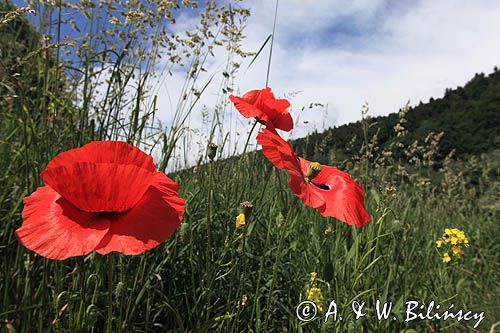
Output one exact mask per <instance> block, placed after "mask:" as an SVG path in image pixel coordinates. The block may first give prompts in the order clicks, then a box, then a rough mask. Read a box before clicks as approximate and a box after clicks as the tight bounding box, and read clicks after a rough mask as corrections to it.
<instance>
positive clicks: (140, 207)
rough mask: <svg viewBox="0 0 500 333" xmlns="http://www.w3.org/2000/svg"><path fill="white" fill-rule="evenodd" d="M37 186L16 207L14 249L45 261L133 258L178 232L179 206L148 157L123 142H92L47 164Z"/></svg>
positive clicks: (171, 185) (174, 193)
mask: <svg viewBox="0 0 500 333" xmlns="http://www.w3.org/2000/svg"><path fill="white" fill-rule="evenodd" d="M41 176H42V178H43V180H44V182H45V186H43V187H39V188H38V189H37V190H36V191H35V192H34V193H32V194H31V195H30V196H29V197H26V198H25V199H24V201H23V203H24V209H23V212H22V218H23V221H24V222H23V225H22V226H21V227H20V228H19V229H17V230H16V232H15V233H16V237H17V239H18V240H19V242H20V243H21V244H22V245H24V246H25V247H27V248H28V249H30V250H32V251H34V252H36V253H37V254H39V255H41V256H43V257H46V258H49V259H59V260H62V259H66V258H69V257H74V256H81V255H86V254H88V253H90V252H92V251H96V252H98V253H100V254H107V253H110V252H112V251H117V252H121V253H123V254H140V253H142V252H144V251H146V250H149V249H152V248H154V247H156V246H157V245H159V244H160V243H162V242H163V241H164V240H165V239H167V238H168V237H169V236H170V235H171V234H172V233H173V232H174V230H175V229H176V228H177V227H178V226H179V225H180V222H181V220H182V215H183V213H184V204H185V202H184V199H181V198H179V197H178V194H177V184H176V183H175V182H173V181H172V180H171V179H170V178H168V177H167V176H166V175H165V174H164V173H162V172H156V167H155V165H154V164H153V159H152V157H151V156H149V155H147V154H145V153H143V152H142V151H141V150H139V149H138V148H136V147H133V146H131V145H129V144H128V143H126V142H118V141H97V142H92V143H89V144H87V145H84V146H83V147H81V148H77V149H72V150H69V151H66V152H63V153H61V154H59V155H57V156H56V157H54V158H53V159H52V160H51V161H50V162H49V164H48V165H47V167H46V168H45V170H44V171H43V172H42V173H41Z"/></svg>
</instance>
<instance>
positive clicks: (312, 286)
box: [307, 272, 324, 312]
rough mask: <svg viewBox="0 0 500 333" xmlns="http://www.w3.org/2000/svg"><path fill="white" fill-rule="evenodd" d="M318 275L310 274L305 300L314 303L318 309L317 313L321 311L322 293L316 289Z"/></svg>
mask: <svg viewBox="0 0 500 333" xmlns="http://www.w3.org/2000/svg"><path fill="white" fill-rule="evenodd" d="M317 278H318V273H316V272H311V274H310V280H309V288H307V300H308V301H311V302H314V303H315V304H316V306H317V307H318V310H319V311H321V312H322V311H323V301H324V298H323V293H322V292H321V289H320V288H319V287H318V281H317Z"/></svg>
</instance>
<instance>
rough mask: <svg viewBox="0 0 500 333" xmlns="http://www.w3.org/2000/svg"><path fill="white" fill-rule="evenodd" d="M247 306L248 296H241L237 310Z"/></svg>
mask: <svg viewBox="0 0 500 333" xmlns="http://www.w3.org/2000/svg"><path fill="white" fill-rule="evenodd" d="M247 304H248V296H247V295H243V296H241V300H240V301H239V302H238V308H242V307H245V306H246V305H247Z"/></svg>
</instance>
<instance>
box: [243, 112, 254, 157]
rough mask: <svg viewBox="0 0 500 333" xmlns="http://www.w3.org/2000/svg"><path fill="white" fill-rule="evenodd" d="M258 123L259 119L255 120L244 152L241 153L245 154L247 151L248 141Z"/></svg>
mask: <svg viewBox="0 0 500 333" xmlns="http://www.w3.org/2000/svg"><path fill="white" fill-rule="evenodd" d="M257 123H258V121H257V120H254V122H253V125H252V128H251V129H250V132H249V133H248V137H247V141H246V142H245V147H244V148H243V153H242V154H241V155H245V153H246V152H247V148H248V143H249V142H250V138H251V137H252V133H253V131H254V129H255V127H256V126H257Z"/></svg>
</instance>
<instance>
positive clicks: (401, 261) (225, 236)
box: [0, 7, 500, 332]
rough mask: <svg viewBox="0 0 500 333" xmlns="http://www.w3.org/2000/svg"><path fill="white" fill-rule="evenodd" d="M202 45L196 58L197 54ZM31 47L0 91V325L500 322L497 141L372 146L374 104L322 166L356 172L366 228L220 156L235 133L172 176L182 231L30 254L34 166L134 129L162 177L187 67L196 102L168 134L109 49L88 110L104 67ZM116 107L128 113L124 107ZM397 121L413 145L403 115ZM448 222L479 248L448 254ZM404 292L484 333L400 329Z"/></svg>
mask: <svg viewBox="0 0 500 333" xmlns="http://www.w3.org/2000/svg"><path fill="white" fill-rule="evenodd" d="M59 9H60V8H59ZM53 10H55V13H57V7H55V8H53ZM226 10H228V9H226ZM228 13H229V14H228ZM244 14H245V13H234V12H231V9H229V11H228V12H226V15H235V16H236V15H244ZM221 15H222V14H221ZM216 19H217V16H216ZM2 28H5V27H2V26H0V29H2ZM14 28H15V29H17V28H18V27H14ZM233 28H234V29H236V28H235V27H233ZM16 38H18V37H16ZM233 42H234V44H231V43H233ZM55 43H60V41H55ZM228 43H229V44H230V45H233V46H235V45H237V43H238V41H234V40H233V41H232V42H231V41H229V42H228ZM35 47H38V46H35ZM204 47H205V46H200V47H199V48H198V50H201V51H200V52H201V53H200V52H198V53H196V52H195V53H193V54H194V55H191V54H190V55H189V56H187V58H188V59H191V60H192V58H189V57H195V58H194V59H198V60H199V62H198V63H200V62H201V63H202V61H201V60H200V59H201V58H202V57H203V52H206V49H204ZM230 51H231V52H233V53H234V52H235V51H234V49H231V50H230ZM29 52H31V51H29V48H28V49H27V50H25V51H24V54H25V55H26V54H28V55H29V54H30V53H29ZM86 52H90V51H88V50H87V51H86ZM113 52H117V54H119V55H120V50H117V51H113ZM207 52H208V51H207ZM233 53H231V54H233ZM84 54H87V56H88V55H89V53H84ZM113 54H115V53H113ZM123 54H125V53H123ZM123 54H122V55H123ZM32 56H33V57H34V59H35V61H33V60H30V61H28V60H25V62H24V63H23V64H22V66H21V65H19V64H18V65H19V66H20V67H19V68H21V70H20V74H19V73H18V75H14V74H13V73H9V72H7V71H3V72H2V75H3V76H2V88H1V89H0V92H1V93H2V95H3V96H2V102H0V106H1V109H0V119H1V123H0V224H1V226H2V227H1V228H0V258H1V260H0V332H104V331H106V332H402V331H404V332H473V331H478V332H489V331H490V329H491V331H494V328H493V326H494V324H495V323H497V322H498V321H500V302H499V300H498V299H499V295H500V283H499V281H500V279H499V269H500V268H499V265H500V264H499V262H500V258H499V253H500V243H499V240H500V237H499V233H498V218H499V207H498V202H497V201H498V195H499V193H498V190H499V180H498V171H499V163H500V153H499V151H498V150H494V149H491V150H490V152H489V153H487V154H483V155H481V156H479V155H476V156H458V158H457V157H453V156H451V155H450V156H447V157H445V158H441V159H439V160H438V158H437V155H436V149H437V146H438V144H439V141H440V140H441V136H440V135H439V134H434V133H431V134H430V135H429V137H428V140H426V142H419V143H416V144H414V145H407V144H403V143H401V142H402V141H401V142H399V144H398V141H397V140H396V141H395V142H394V143H393V144H392V145H391V146H390V147H384V148H380V147H379V146H377V143H376V142H377V141H376V139H374V135H375V134H376V130H377V126H376V124H373V123H371V122H370V118H369V117H368V110H367V108H365V109H364V111H363V117H364V118H363V128H364V138H363V142H364V144H363V145H362V148H361V150H360V151H352V152H351V156H349V157H348V158H346V159H343V160H337V159H336V158H335V156H324V157H323V158H324V159H325V160H323V161H321V162H322V163H327V164H329V165H335V166H338V167H339V168H341V169H342V170H343V171H345V172H348V173H349V174H350V175H352V177H353V178H354V179H355V180H356V181H357V182H358V183H359V184H360V185H362V186H363V188H364V189H365V193H366V199H365V204H366V208H367V211H368V213H369V214H370V216H371V218H372V221H371V222H370V223H369V224H368V225H367V226H365V227H363V228H356V227H354V226H348V225H346V224H344V223H342V222H340V221H338V220H336V219H334V218H325V217H322V216H321V215H320V214H319V213H318V212H317V211H315V210H314V209H312V208H310V207H307V206H305V205H304V204H302V202H300V201H298V202H297V200H294V196H293V194H292V193H291V192H290V189H289V187H288V179H287V176H286V174H285V173H284V172H282V171H281V170H277V169H276V168H274V167H273V166H272V165H271V163H269V162H268V161H267V160H266V159H265V158H264V157H263V156H262V154H261V153H260V152H259V151H251V152H249V153H246V154H244V155H238V156H232V157H230V158H226V157H227V155H224V154H223V152H227V151H231V150H232V147H227V146H226V144H227V143H226V144H220V145H219V150H218V151H219V153H218V155H217V156H216V158H215V159H214V160H213V161H209V159H208V158H207V157H206V156H205V152H202V153H203V154H202V155H201V156H202V159H200V162H199V163H198V165H197V166H196V167H193V168H187V169H183V170H179V171H177V172H175V173H172V174H170V175H169V176H170V177H171V178H172V179H173V180H175V181H176V182H177V183H178V184H179V196H180V197H182V198H185V199H186V210H185V214H184V218H183V220H182V224H181V226H180V227H179V228H178V229H177V230H176V232H175V233H174V235H172V236H171V237H170V238H169V239H168V240H167V241H166V242H165V243H163V244H161V245H160V246H158V247H156V248H154V249H153V250H151V251H148V252H146V253H143V254H141V255H138V256H125V255H122V254H119V253H111V254H109V255H106V256H101V255H99V254H97V253H92V254H89V255H87V256H85V257H76V258H71V259H67V260H63V261H56V260H49V259H45V258H43V257H41V256H38V255H36V254H35V253H33V252H31V251H29V250H27V249H26V248H24V247H23V246H21V245H20V244H19V243H18V241H17V240H16V237H15V235H14V230H15V229H17V228H19V227H20V225H21V224H22V218H21V212H22V209H23V203H22V199H23V198H24V197H26V196H27V195H29V194H31V193H32V192H34V191H35V190H36V188H37V187H39V186H42V179H41V178H40V176H39V174H40V172H41V171H43V169H44V168H45V166H46V164H47V163H48V161H50V160H51V159H52V158H53V157H54V156H55V155H57V154H58V153H60V152H62V151H65V150H68V149H70V148H75V147H79V146H81V145H83V144H85V143H87V142H90V141H94V140H105V139H107V140H109V139H112V140H124V141H127V142H129V143H131V144H134V145H137V146H139V147H141V148H142V149H144V150H145V151H147V152H150V151H153V148H154V147H156V148H157V150H155V151H159V152H160V154H159V155H158V156H156V155H155V157H156V160H155V162H156V164H157V166H158V169H159V170H163V171H164V170H165V169H166V167H167V165H168V164H169V163H171V162H172V159H171V158H170V157H171V155H172V154H173V152H174V151H175V150H176V149H180V146H181V143H182V142H184V144H185V141H182V140H183V135H184V132H183V131H182V130H179V128H180V127H179V126H187V124H186V123H185V119H187V115H189V112H190V111H191V109H193V107H194V105H195V103H196V101H197V94H198V93H200V90H201V92H203V89H198V91H194V92H193V90H192V89H191V88H190V87H191V86H190V84H192V85H193V87H194V83H193V82H192V81H193V80H194V79H193V78H194V77H196V73H199V71H200V70H199V69H198V68H196V71H194V69H193V66H194V64H193V62H190V63H191V65H192V66H191V67H189V70H188V73H189V75H188V76H187V79H186V82H187V83H186V87H187V88H186V92H187V94H188V95H189V97H188V98H187V99H184V100H182V99H180V104H179V106H178V107H177V109H176V110H175V117H174V119H178V121H179V123H178V124H179V126H177V127H175V126H172V127H171V128H170V130H169V131H168V132H163V131H161V129H160V130H159V131H158V127H155V124H156V120H155V118H154V117H155V112H156V110H155V106H154V103H153V101H154V98H151V99H147V98H146V97H144V100H143V96H142V95H147V92H146V91H145V88H144V87H146V86H147V85H142V86H141V85H138V86H137V87H136V88H135V90H134V93H132V94H131V96H128V95H126V94H124V90H120V88H121V89H123V88H124V87H125V86H126V85H127V82H126V80H125V79H124V78H125V77H126V75H127V74H131V73H135V72H134V70H131V69H130V68H128V67H126V66H125V64H122V63H121V61H122V60H123V61H125V60H124V58H125V57H121V56H118V57H117V58H113V57H111V58H110V59H109V63H107V65H109V67H106V70H107V69H109V68H111V69H112V71H113V74H111V75H110V76H109V78H110V79H109V80H108V81H107V84H108V85H109V86H108V88H109V89H108V92H107V94H108V95H106V97H105V99H104V102H101V104H99V105H97V106H95V105H94V106H92V105H91V103H93V101H92V100H93V98H92V96H93V93H94V92H95V90H93V89H92V87H93V86H92V85H93V84H97V83H95V82H94V81H93V79H94V78H95V75H97V74H95V73H93V72H92V71H91V70H90V69H89V68H90V66H91V64H92V62H91V61H87V62H86V63H85V64H86V65H88V67H87V69H86V70H81V71H82V73H80V74H81V76H79V77H78V80H77V81H78V82H77V83H74V82H73V81H71V80H70V79H62V77H65V74H66V73H67V72H66V71H63V70H62V68H63V67H59V66H58V65H57V64H58V63H59V61H60V63H61V64H63V61H62V60H59V58H58V57H59V52H54V55H53V56H51V57H49V58H47V57H46V56H45V53H44V52H38V53H36V54H35V55H32ZM61 57H62V56H61ZM82 58H84V56H82ZM20 59H21V60H22V59H24V58H22V57H21V58H20ZM18 60H19V58H18ZM128 60H131V59H128ZM132 60H133V59H132ZM228 61H229V60H228ZM232 61H233V60H232V58H231V60H230V61H229V62H230V63H232ZM64 65H67V64H66V63H64ZM122 65H123V68H121V67H120V66H122ZM61 66H62V65H61ZM67 66H68V68H69V67H71V66H69V65H67ZM197 66H198V65H197ZM4 68H5V67H4ZM13 68H15V67H13ZM80 68H84V67H80ZM103 68H104V66H103ZM87 70H88V71H87ZM103 71H104V69H103ZM193 71H194V72H193ZM89 73H92V74H89ZM192 73H194V74H192ZM225 73H226V72H225ZM228 73H229V74H231V75H232V73H231V71H230V70H228V72H227V73H226V74H228ZM140 75H142V76H140V78H144V75H147V74H145V73H141V74H140ZM193 75H194V76H193ZM118 77H120V79H118ZM224 77H226V76H225V75H224ZM113 78H114V79H113ZM228 80H230V79H228ZM194 81H195V80H194ZM138 82H146V79H144V81H141V80H139V81H138ZM226 83H227V82H226ZM30 84H31V86H30ZM61 86H64V89H61ZM127 96H128V97H127ZM221 96H222V97H221V99H223V100H226V99H225V98H226V97H227V96H226V95H222V94H221ZM79 98H81V99H79ZM127 98H128V99H127ZM147 101H151V103H149V104H148V103H147ZM127 102H129V103H127ZM130 105H132V107H130ZM144 105H146V106H144ZM120 106H123V108H124V109H127V108H129V109H127V110H129V111H130V112H128V113H127V112H125V116H122V115H121V112H122V110H121V109H120ZM215 109H217V108H215ZM234 112H237V111H234ZM213 119H217V117H216V115H214V116H213ZM398 124H399V125H400V126H396V127H395V131H396V133H397V134H399V135H397V137H400V138H401V140H403V138H404V137H405V135H406V134H407V133H406V132H405V129H404V126H405V108H403V110H402V111H401V112H400V120H399V122H398ZM218 126H220V123H217V121H216V120H214V124H213V126H212V128H211V129H210V132H211V138H210V139H211V140H210V141H212V140H215V139H216V138H214V133H217V131H222V129H221V128H220V127H218ZM216 128H217V130H215V129H216ZM444 135H446V133H444ZM245 139H246V138H245ZM220 142H224V141H223V140H221V141H220ZM204 144H205V145H206V144H208V142H206V143H204ZM323 148H324V147H323ZM323 148H321V147H319V148H318V149H323ZM322 151H323V150H322ZM322 151H321V152H322ZM321 152H313V154H314V156H319V155H321V154H320V153H321ZM298 153H299V154H300V153H301V152H298ZM395 156H398V157H397V158H396V157H395ZM304 157H306V158H311V156H304ZM243 201H249V202H251V203H252V204H253V211H252V215H251V218H250V219H248V220H247V221H246V225H245V227H243V228H236V225H235V219H236V216H237V215H238V214H239V212H240V209H241V208H240V203H241V202H243ZM446 228H457V229H460V230H463V231H464V232H465V234H466V235H467V237H468V239H469V245H470V246H469V247H464V249H463V251H464V253H463V256H462V258H461V259H460V260H457V259H456V258H455V257H453V260H452V261H451V262H449V263H443V260H442V253H443V249H442V248H440V249H439V248H437V247H436V240H437V239H439V238H440V237H441V235H442V234H443V233H444V232H445V229H446ZM312 272H316V273H317V280H316V281H315V282H314V283H313V284H311V273H312ZM311 287H316V288H319V289H320V290H321V295H322V300H321V299H319V298H316V299H314V300H315V303H316V306H317V308H318V315H317V316H316V318H315V319H313V320H311V321H308V322H305V321H300V320H299V319H298V317H297V306H298V305H299V304H300V303H301V302H302V301H305V300H307V299H308V290H310V289H311ZM333 300H335V302H336V305H337V310H338V320H336V321H334V320H333V317H332V316H330V318H329V320H328V321H327V322H326V323H325V320H324V318H325V313H326V312H327V311H328V308H329V305H330V302H331V301H333ZM377 300H380V301H381V302H392V304H393V307H392V312H391V314H390V316H389V318H388V319H387V320H378V319H377V318H376V310H375V305H376V302H377ZM411 300H414V301H418V302H420V303H422V304H429V303H430V302H431V301H434V302H436V303H439V304H440V305H441V309H440V310H441V311H440V312H443V311H444V310H446V309H448V308H449V307H450V306H451V305H452V304H453V305H454V307H453V311H455V312H456V311H457V310H460V309H462V310H463V311H464V313H465V312H466V311H469V310H470V311H473V312H477V313H480V312H484V320H482V321H481V323H480V324H479V326H478V327H476V328H474V325H475V324H476V322H477V320H475V319H472V320H468V321H466V320H461V321H458V320H456V319H455V320H454V319H449V320H446V321H443V320H436V319H434V320H412V321H408V322H406V321H405V319H406V316H405V309H406V305H405V303H406V302H408V301H411ZM353 301H358V302H359V303H361V302H365V303H366V305H365V306H364V308H363V310H364V311H365V312H366V316H365V317H362V318H359V319H357V320H356V318H355V313H354V312H353V311H352V308H351V304H352V302H353ZM340 317H342V320H340ZM393 317H396V320H393Z"/></svg>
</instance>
